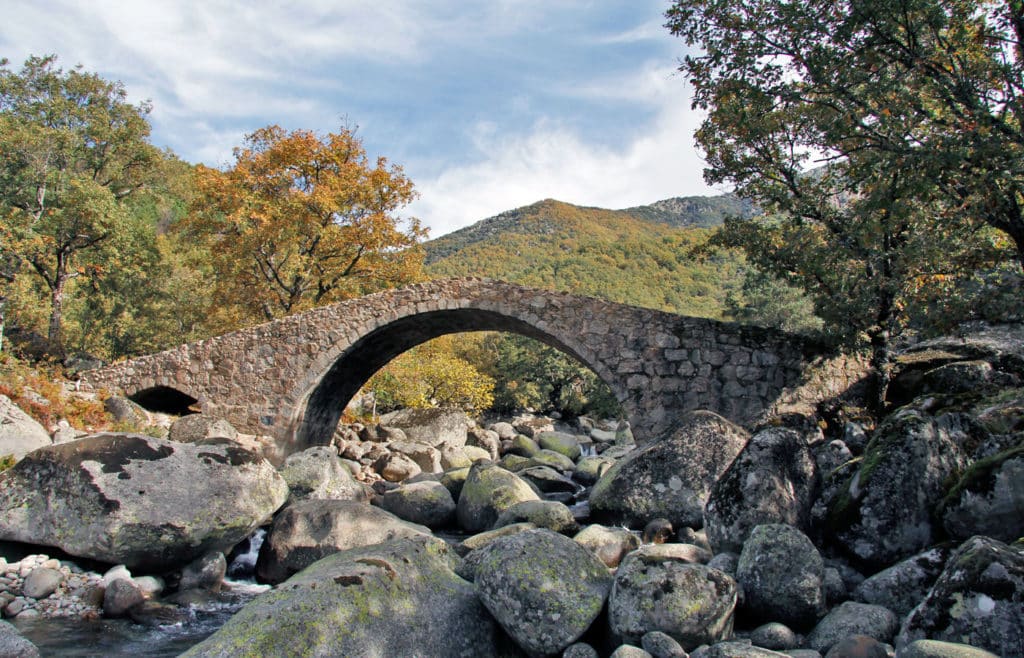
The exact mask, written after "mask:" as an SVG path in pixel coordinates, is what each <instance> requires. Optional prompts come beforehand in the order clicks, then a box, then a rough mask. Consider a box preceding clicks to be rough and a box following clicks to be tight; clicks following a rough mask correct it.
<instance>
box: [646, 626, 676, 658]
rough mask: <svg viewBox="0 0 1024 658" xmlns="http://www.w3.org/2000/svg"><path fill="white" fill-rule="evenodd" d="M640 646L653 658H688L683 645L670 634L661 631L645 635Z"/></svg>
mask: <svg viewBox="0 0 1024 658" xmlns="http://www.w3.org/2000/svg"><path fill="white" fill-rule="evenodd" d="M640 646H641V647H643V649H644V651H646V652H647V653H649V654H651V656H652V657H653V658H687V656H686V651H685V650H684V649H683V645H681V644H679V643H678V642H676V640H675V638H674V637H672V636H671V635H669V634H668V633H662V632H661V631H650V632H648V633H644V636H643V637H642V638H641V639H640Z"/></svg>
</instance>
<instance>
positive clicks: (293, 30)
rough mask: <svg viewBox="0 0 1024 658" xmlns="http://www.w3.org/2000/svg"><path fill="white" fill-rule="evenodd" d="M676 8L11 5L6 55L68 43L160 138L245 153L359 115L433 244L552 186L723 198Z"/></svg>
mask: <svg viewBox="0 0 1024 658" xmlns="http://www.w3.org/2000/svg"><path fill="white" fill-rule="evenodd" d="M668 5H669V2H668V1H667V0H374V1H373V2H370V1H368V0H293V1H292V2H282V1H280V0H146V1H139V0H13V1H12V2H8V3H6V6H5V8H4V20H3V22H2V23H0V57H6V58H7V59H8V60H10V65H9V66H10V67H11V68H14V69H18V68H20V65H21V63H22V62H24V60H25V59H26V58H27V57H28V56H29V55H43V54H50V53H52V54H56V55H57V56H58V63H59V65H60V66H62V67H64V68H70V67H72V66H74V65H76V64H82V65H83V66H84V68H85V69H86V70H87V71H91V72H95V73H98V74H100V75H101V76H103V77H104V78H106V79H108V80H118V81H121V82H122V83H123V84H124V86H125V88H126V90H127V92H128V96H129V99H130V100H132V101H133V102H140V101H143V100H149V101H151V102H152V106H153V109H152V112H151V114H150V115H149V119H150V123H151V124H152V126H153V133H152V142H153V143H154V144H155V145H157V146H160V147H163V148H169V149H170V150H172V151H173V152H174V153H175V154H177V155H178V156H179V157H181V158H182V159H184V160H186V161H188V162H192V163H200V162H201V163H204V164H206V165H208V166H214V167H228V166H230V165H231V163H232V161H233V158H232V149H233V148H234V147H236V146H239V145H241V144H242V142H243V140H244V137H245V135H246V134H248V133H251V132H253V131H254V130H256V129H258V128H261V127H264V126H267V125H270V124H277V125H280V126H282V127H284V128H285V129H287V130H297V129H307V130H315V131H317V132H319V133H322V134H323V133H327V132H331V131H337V130H338V128H339V127H341V126H348V127H355V128H356V129H357V135H358V136H359V137H360V138H361V139H362V141H363V145H364V146H365V147H366V150H367V152H368V154H369V155H370V156H371V158H376V157H377V156H383V157H385V158H387V159H388V161H389V162H390V163H392V164H398V165H401V166H402V167H403V168H404V170H405V173H406V175H408V176H409V177H410V178H411V179H412V180H413V182H414V184H415V185H416V189H417V191H418V193H419V198H418V199H417V200H416V201H415V202H413V203H412V204H411V205H410V206H408V207H407V208H405V209H404V210H403V211H402V214H403V215H405V216H415V217H418V218H419V219H420V220H421V221H422V222H423V223H424V224H425V225H426V226H428V227H429V228H430V236H431V237H438V236H440V235H443V234H445V233H448V232H450V231H453V230H455V229H458V228H461V227H463V226H467V225H469V224H471V223H473V222H476V221H479V220H481V219H484V218H486V217H490V216H493V215H495V214H497V213H500V212H502V211H505V210H509V209H512V208H517V207H520V206H524V205H528V204H531V203H533V202H535V201H539V200H541V199H546V198H554V199H559V200H561V201H567V202H570V203H575V204H578V205H587V206H599V207H604V208H626V207H630V206H636V205H643V204H647V203H652V202H654V201H657V200H660V199H665V198H669V197H674V196H689V195H703V194H718V193H721V192H722V191H723V190H715V189H711V188H709V187H708V186H707V185H706V184H705V183H704V181H703V178H702V173H701V172H702V169H703V162H702V161H701V159H700V157H699V155H698V153H697V151H696V149H695V147H694V145H693V132H694V130H695V129H696V127H697V126H698V125H699V123H700V116H699V115H698V114H697V113H696V112H695V111H693V110H692V109H691V107H690V90H689V88H688V86H687V83H686V80H685V78H684V76H683V75H682V74H681V73H678V71H677V69H678V66H679V62H680V59H681V58H682V57H683V56H684V55H685V54H686V50H685V44H684V43H683V42H682V41H681V40H680V39H677V38H675V37H672V36H671V35H670V34H669V33H668V30H667V29H665V28H664V27H663V24H664V22H665V19H664V16H663V13H664V11H665V9H667V7H668Z"/></svg>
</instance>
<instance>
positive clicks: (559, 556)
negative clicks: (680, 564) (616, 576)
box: [475, 529, 612, 655]
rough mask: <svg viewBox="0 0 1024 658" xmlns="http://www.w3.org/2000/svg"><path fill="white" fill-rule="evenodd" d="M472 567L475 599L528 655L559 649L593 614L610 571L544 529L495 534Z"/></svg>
mask: <svg viewBox="0 0 1024 658" xmlns="http://www.w3.org/2000/svg"><path fill="white" fill-rule="evenodd" d="M480 550H481V551H483V556H482V559H481V560H480V562H479V563H478V565H477V568H476V581H475V582H476V586H477V589H478V591H479V593H480V599H481V600H482V601H483V603H484V605H485V606H486V607H487V609H488V610H489V611H490V612H491V614H492V615H494V617H495V619H497V620H498V622H499V623H500V624H501V626H502V628H504V629H505V631H506V632H507V633H508V634H509V636H510V637H511V638H512V639H513V640H515V642H516V644H518V645H519V646H520V647H522V648H523V649H525V650H526V651H527V652H528V653H530V654H532V655H548V654H552V653H556V652H560V651H562V650H563V649H565V648H566V647H567V646H569V645H570V644H572V643H573V642H575V641H576V640H577V639H578V638H579V637H580V636H581V635H582V634H583V633H584V632H585V631H586V630H587V629H588V628H590V624H591V623H592V622H593V621H594V619H596V618H597V616H598V615H599V614H600V613H601V610H602V608H603V607H604V602H605V599H606V598H607V597H608V591H609V589H610V588H611V581H612V578H611V574H610V573H609V572H608V569H607V568H606V567H605V566H604V565H603V564H601V562H600V561H598V559H597V558H596V557H594V555H593V554H592V553H591V552H590V551H588V550H586V549H585V548H583V547H582V546H580V545H579V544H577V543H576V542H574V541H573V540H572V539H569V538H568V537H565V536H563V535H560V534H558V533H555V532H552V531H550V530H546V529H538V530H527V531H526V532H520V533H518V534H515V535H511V536H509V537H502V538H500V539H497V540H495V541H493V542H491V543H490V544H488V545H487V546H485V547H484V548H482V549H480Z"/></svg>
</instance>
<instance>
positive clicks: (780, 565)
mask: <svg viewBox="0 0 1024 658" xmlns="http://www.w3.org/2000/svg"><path fill="white" fill-rule="evenodd" d="M736 580H737V581H738V582H739V584H740V585H741V586H742V587H743V592H744V594H745V600H744V603H743V611H744V612H745V613H747V614H749V615H750V616H751V617H753V618H754V619H757V620H760V621H778V622H782V623H783V624H786V625H788V626H791V627H793V628H795V629H807V628H810V627H812V626H813V625H814V624H815V623H816V622H817V621H818V619H819V618H820V617H821V616H822V615H823V614H824V613H825V589H824V586H825V563H824V561H823V560H822V559H821V555H820V554H819V553H818V549H816V548H815V547H814V544H812V543H811V540H810V539H808V538H807V535H805V534H804V533H802V532H800V531H799V530H797V529H796V528H794V527H793V526H788V525H784V524H778V523H772V524H766V525H759V526H757V527H756V528H754V529H753V531H752V532H751V533H750V537H749V538H748V539H747V541H746V543H745V544H744V545H743V552H742V553H740V559H739V564H738V565H737V567H736Z"/></svg>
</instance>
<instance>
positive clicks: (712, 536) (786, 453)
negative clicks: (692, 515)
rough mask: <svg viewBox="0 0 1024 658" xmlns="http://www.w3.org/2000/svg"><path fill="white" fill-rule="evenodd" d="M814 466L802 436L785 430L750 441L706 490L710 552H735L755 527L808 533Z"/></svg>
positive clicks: (767, 432)
mask: <svg viewBox="0 0 1024 658" xmlns="http://www.w3.org/2000/svg"><path fill="white" fill-rule="evenodd" d="M814 481H815V463H814V458H813V457H812V456H811V451H810V447H809V446H808V445H807V441H806V440H805V438H804V436H803V435H802V434H801V433H800V432H797V431H795V430H792V429H788V428H785V427H769V428H766V429H762V430H761V431H759V432H757V433H755V434H754V436H752V437H751V438H750V441H749V442H747V445H746V446H745V447H744V448H743V450H742V451H740V453H739V455H738V456H737V457H736V459H735V460H734V461H733V462H732V464H731V465H730V466H729V468H728V469H726V471H725V473H723V474H722V477H720V478H719V479H718V481H717V482H716V483H715V484H714V486H713V487H712V488H711V494H710V496H709V497H708V502H707V505H706V506H705V508H704V528H705V530H706V531H707V536H708V541H709V542H710V543H711V547H712V548H713V549H714V551H715V552H722V551H739V550H741V549H742V548H743V542H745V541H746V540H747V537H748V536H749V535H750V531H751V530H753V529H754V527H755V526H758V525H762V524H765V523H785V524H788V525H791V526H795V527H797V528H799V529H800V530H801V531H803V532H807V531H808V530H809V525H810V513H811V503H812V495H813V493H814Z"/></svg>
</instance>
